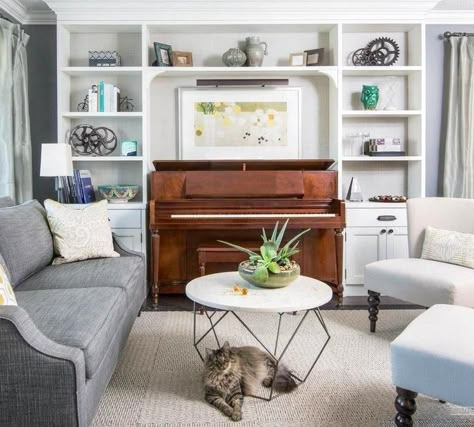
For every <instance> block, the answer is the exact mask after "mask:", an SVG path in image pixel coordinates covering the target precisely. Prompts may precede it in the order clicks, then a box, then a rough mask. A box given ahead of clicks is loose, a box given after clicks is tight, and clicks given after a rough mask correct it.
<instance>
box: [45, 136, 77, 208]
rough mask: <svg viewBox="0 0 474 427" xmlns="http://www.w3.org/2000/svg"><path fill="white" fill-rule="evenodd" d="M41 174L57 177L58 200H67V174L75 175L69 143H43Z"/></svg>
mask: <svg viewBox="0 0 474 427" xmlns="http://www.w3.org/2000/svg"><path fill="white" fill-rule="evenodd" d="M40 176H54V177H56V191H57V192H58V201H59V202H62V203H64V202H66V200H67V197H66V194H65V193H66V191H67V186H66V178H65V177H66V176H73V167H72V153H71V146H70V145H68V144H41V168H40Z"/></svg>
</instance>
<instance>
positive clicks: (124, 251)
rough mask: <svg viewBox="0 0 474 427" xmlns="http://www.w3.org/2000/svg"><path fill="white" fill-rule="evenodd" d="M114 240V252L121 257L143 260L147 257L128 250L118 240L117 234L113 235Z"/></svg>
mask: <svg viewBox="0 0 474 427" xmlns="http://www.w3.org/2000/svg"><path fill="white" fill-rule="evenodd" d="M112 238H113V240H114V251H115V252H118V253H119V254H120V256H139V257H140V258H142V259H143V260H144V259H145V255H143V254H142V253H141V252H137V251H132V250H131V249H129V248H127V246H125V245H124V244H123V243H122V242H121V241H120V240H119V239H118V238H117V235H116V234H115V233H112Z"/></svg>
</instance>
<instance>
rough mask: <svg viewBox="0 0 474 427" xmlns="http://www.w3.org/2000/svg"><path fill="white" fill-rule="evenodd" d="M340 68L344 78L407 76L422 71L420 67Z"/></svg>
mask: <svg viewBox="0 0 474 427" xmlns="http://www.w3.org/2000/svg"><path fill="white" fill-rule="evenodd" d="M341 68H342V73H343V75H344V76H408V75H410V74H413V73H418V72H421V70H422V67H420V66H416V65H411V66H410V65H407V66H398V67H397V66H394V67H356V66H353V65H347V66H344V67H341Z"/></svg>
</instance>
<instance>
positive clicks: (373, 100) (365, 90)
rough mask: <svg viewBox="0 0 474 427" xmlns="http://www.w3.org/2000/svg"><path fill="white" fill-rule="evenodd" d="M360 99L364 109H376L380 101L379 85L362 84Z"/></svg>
mask: <svg viewBox="0 0 474 427" xmlns="http://www.w3.org/2000/svg"><path fill="white" fill-rule="evenodd" d="M360 100H361V101H362V105H363V106H364V110H375V107H377V103H378V102H379V87H378V86H366V85H364V86H362V93H361V95H360Z"/></svg>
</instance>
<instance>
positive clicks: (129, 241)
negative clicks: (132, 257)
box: [112, 228, 143, 252]
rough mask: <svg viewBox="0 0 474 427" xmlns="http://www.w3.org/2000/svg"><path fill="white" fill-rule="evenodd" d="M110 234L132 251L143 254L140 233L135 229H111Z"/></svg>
mask: <svg viewBox="0 0 474 427" xmlns="http://www.w3.org/2000/svg"><path fill="white" fill-rule="evenodd" d="M112 232H113V233H114V234H115V236H116V237H117V240H119V241H120V242H121V243H123V244H124V245H125V246H126V247H127V248H129V249H131V250H132V251H137V252H143V249H142V231H141V230H140V229H136V228H130V229H128V228H112Z"/></svg>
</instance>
